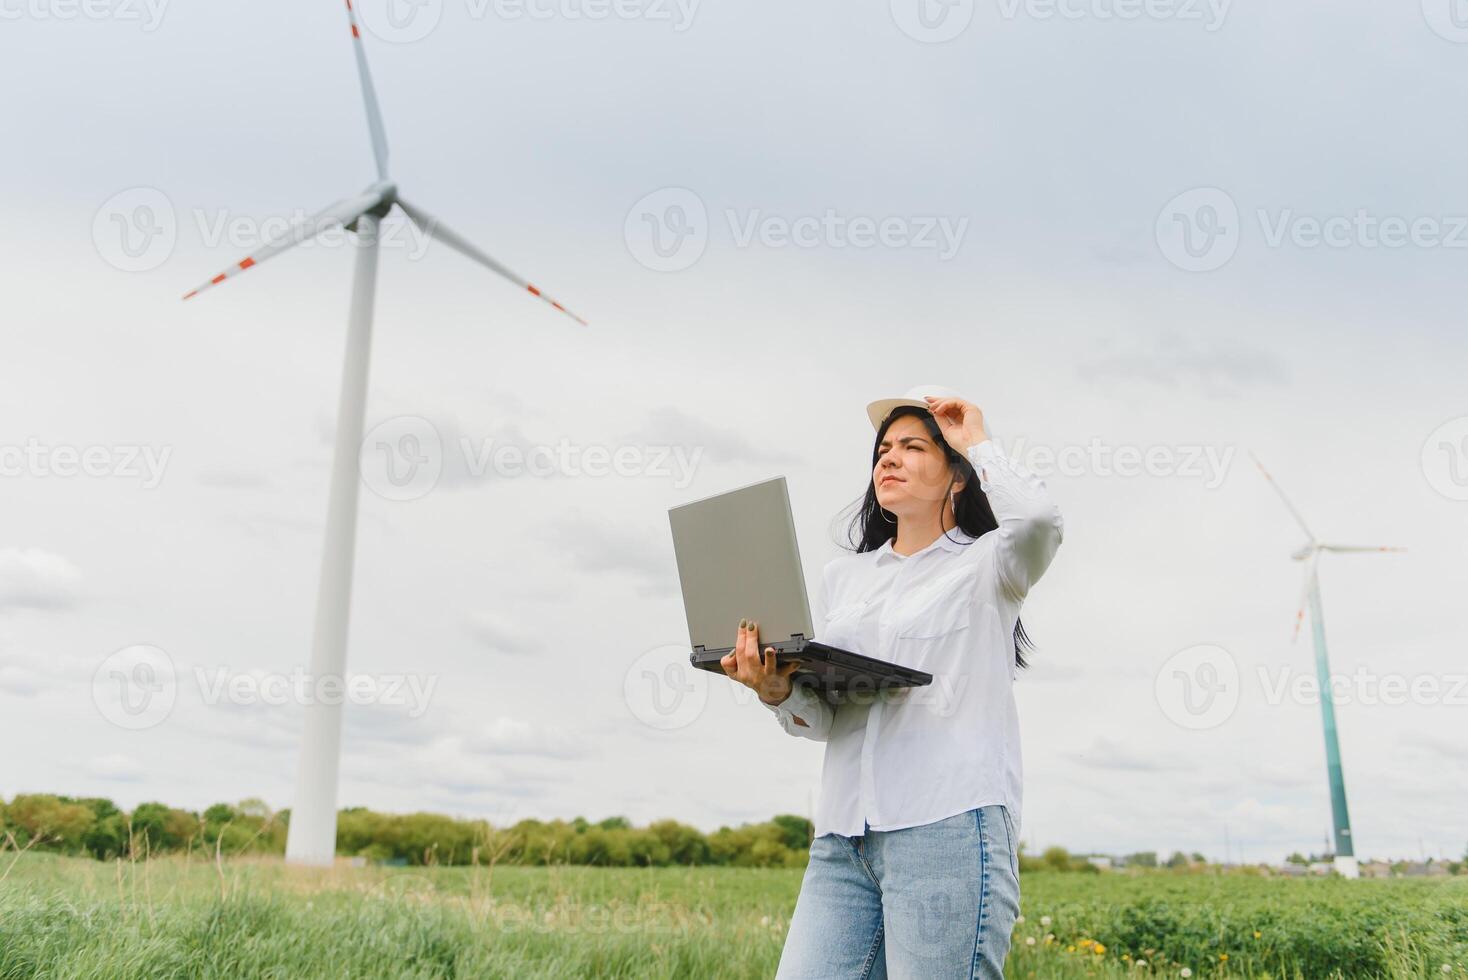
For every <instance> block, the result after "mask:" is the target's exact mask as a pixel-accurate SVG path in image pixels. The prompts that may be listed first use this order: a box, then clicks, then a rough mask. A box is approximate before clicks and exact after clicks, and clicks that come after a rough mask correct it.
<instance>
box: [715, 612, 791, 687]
mask: <svg viewBox="0 0 1468 980" xmlns="http://www.w3.org/2000/svg"><path fill="white" fill-rule="evenodd" d="M719 665H720V666H721V667H723V668H724V673H726V674H728V675H729V676H730V677H732V678H734V679H735V680H736V681H738V682H739V683H741V684H743V685H744V686H746V687H750V688H753V689H754V692H755V693H756V694H758V695H759V699H760V700H761V701H763V702H765V703H766V704H779V703H780V702H782V701H784V700H785V699H786V698H787V697H789V696H790V675H791V674H793V673H795V668H797V667H799V666H800V661H798V660H796V661H792V662H790V663H787V664H783V665H782V666H780V667H778V668H777V667H776V666H775V648H774V647H765V657H764V663H760V655H759V624H758V623H756V622H755V621H754V620H752V619H741V620H740V621H739V638H738V639H737V640H735V641H734V649H733V650H732V651H730V652H729V653H726V654H725V655H724V656H723V658H722V659H720V660H719Z"/></svg>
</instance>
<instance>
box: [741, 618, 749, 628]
mask: <svg viewBox="0 0 1468 980" xmlns="http://www.w3.org/2000/svg"><path fill="white" fill-rule="evenodd" d="M746 622H748V620H744V619H741V620H740V621H739V628H740V629H744V624H745V623H746Z"/></svg>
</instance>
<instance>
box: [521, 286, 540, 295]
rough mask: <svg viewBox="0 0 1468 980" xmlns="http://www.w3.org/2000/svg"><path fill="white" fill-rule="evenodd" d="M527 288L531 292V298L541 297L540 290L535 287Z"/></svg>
mask: <svg viewBox="0 0 1468 980" xmlns="http://www.w3.org/2000/svg"><path fill="white" fill-rule="evenodd" d="M525 288H526V289H528V290H530V295H531V296H539V295H540V290H538V289H536V288H535V287H534V286H526V287H525Z"/></svg>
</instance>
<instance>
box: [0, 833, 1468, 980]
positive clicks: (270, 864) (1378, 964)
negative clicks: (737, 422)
mask: <svg viewBox="0 0 1468 980" xmlns="http://www.w3.org/2000/svg"><path fill="white" fill-rule="evenodd" d="M801 874H802V871H801V869H798V868H731V867H664V868H594V867H578V866H551V867H524V866H513V865H502V866H499V867H495V868H489V867H459V868H436V867H435V868H383V867H375V866H370V867H362V868H353V867H348V866H346V865H340V866H338V867H336V868H333V869H321V870H305V869H297V868H287V867H285V866H284V865H283V864H282V863H281V862H280V861H279V860H278V859H275V858H263V857H262V858H242V859H235V860H225V861H222V862H219V863H215V862H213V861H210V860H207V859H203V858H200V857H198V856H195V857H193V858H188V857H184V856H169V857H164V858H154V859H151V860H146V861H144V860H139V861H128V860H120V861H114V862H99V861H94V860H89V859H85V858H76V857H67V856H62V855H55V854H44V853H35V852H32V853H26V854H21V855H17V854H15V853H14V852H12V853H9V854H0V876H3V877H0V980H22V978H40V977H45V978H73V977H75V978H97V980H102V978H107V980H113V978H119V980H121V978H144V977H147V978H154V977H168V978H174V977H177V978H184V977H189V978H193V977H219V978H223V977H231V978H234V977H258V978H266V977H270V978H287V977H289V978H297V977H422V978H429V977H507V978H508V977H514V978H537V977H557V978H559V977H628V978H632V977H636V978H648V977H652V978H657V977H666V978H680V980H681V978H687V977H769V976H773V974H774V971H775V967H776V964H777V963H778V962H779V956H780V948H781V944H782V942H783V939H784V934H785V929H786V926H787V923H788V921H789V916H790V913H791V911H792V910H793V908H794V905H795V900H796V896H797V894H798V892H799V888H800V879H801ZM1022 887H1023V891H1024V920H1023V921H1022V922H1021V923H1019V925H1018V926H1017V927H1016V930H1015V945H1014V947H1013V952H1012V954H1011V956H1010V964H1009V974H1010V975H1011V976H1013V977H1035V978H1039V980H1049V978H1062V980H1064V978H1071V977H1075V978H1080V977H1100V978H1106V977H1122V976H1128V977H1135V976H1137V975H1139V974H1141V975H1147V976H1157V977H1183V976H1191V977H1199V978H1201V977H1256V978H1262V977H1271V978H1289V980H1295V978H1305V980H1316V978H1331V977H1347V978H1353V977H1433V978H1442V977H1445V976H1446V977H1457V978H1468V877H1459V878H1456V879H1448V880H1412V879H1399V880H1383V881H1356V882H1348V881H1341V880H1336V879H1326V880H1281V879H1265V878H1259V877H1254V876H1249V875H1239V874H1229V875H1220V874H1212V873H1204V874H1188V873H1174V872H1165V871H1158V872H1150V873H1144V874H1135V875H1128V874H1119V873H1113V874H1099V875H1097V874H1090V875H1084V874H1070V873H1062V872H1030V873H1026V874H1025V875H1024V876H1023V879H1022Z"/></svg>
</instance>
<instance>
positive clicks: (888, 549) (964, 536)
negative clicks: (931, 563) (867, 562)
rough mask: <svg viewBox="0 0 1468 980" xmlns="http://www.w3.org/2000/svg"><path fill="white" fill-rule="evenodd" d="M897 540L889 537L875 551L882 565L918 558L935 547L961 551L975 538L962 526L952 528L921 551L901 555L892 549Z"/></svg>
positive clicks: (878, 561)
mask: <svg viewBox="0 0 1468 980" xmlns="http://www.w3.org/2000/svg"><path fill="white" fill-rule="evenodd" d="M895 540H896V538H888V539H887V540H886V541H883V542H882V546H881V547H880V548H878V549H877V550H876V551H875V552H873V554H875V555H876V556H877V557H876V561H877V564H879V565H881V564H885V563H887V562H893V561H906V560H907V559H909V558H916V557H917V556H918V555H925V554H927V553H928V552H930V551H932V550H933V549H934V548H942V549H943V550H944V551H951V552H959V551H962V550H963V549H964V548H966V547H968V545H969V543H970V542H972V541H974V540H975V539H974V536H973V535H971V534H969V533H968V532H967V531H964V530H963V529H962V528H952V529H950V530H949V531H947V532H945V533H943V534H940V535H938V537H937V538H936V539H934V541H933V542H932V543H931V544H929V545H928V546H927V547H926V548H924V549H922V550H921V551H915V552H913V553H912V554H910V555H900V554H898V553H897V552H896V551H894V550H893V549H892V542H893V541H895Z"/></svg>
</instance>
